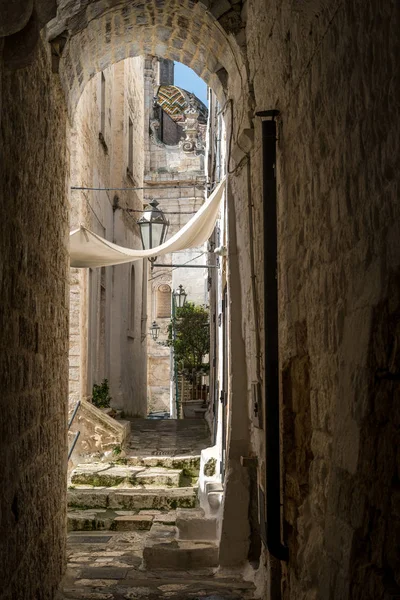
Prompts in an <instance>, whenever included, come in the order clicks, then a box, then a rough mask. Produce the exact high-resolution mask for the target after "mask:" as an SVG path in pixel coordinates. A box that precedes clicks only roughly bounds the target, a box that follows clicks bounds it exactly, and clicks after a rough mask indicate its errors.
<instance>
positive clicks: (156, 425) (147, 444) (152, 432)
mask: <svg viewBox="0 0 400 600" xmlns="http://www.w3.org/2000/svg"><path fill="white" fill-rule="evenodd" d="M130 421H131V430H132V435H131V439H130V443H129V449H130V451H131V453H132V454H133V455H135V456H152V455H153V456H177V455H186V456H190V455H197V454H200V452H201V450H203V448H207V447H208V446H210V445H211V441H210V434H209V432H208V428H207V424H206V422H205V421H204V419H179V420H174V419H165V420H164V419H162V420H159V419H130Z"/></svg>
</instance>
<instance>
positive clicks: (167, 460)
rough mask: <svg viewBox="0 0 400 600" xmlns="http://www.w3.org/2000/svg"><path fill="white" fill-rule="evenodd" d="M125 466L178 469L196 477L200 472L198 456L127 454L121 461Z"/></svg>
mask: <svg viewBox="0 0 400 600" xmlns="http://www.w3.org/2000/svg"><path fill="white" fill-rule="evenodd" d="M121 460H123V461H124V463H125V464H126V465H130V466H133V467H137V466H139V467H163V468H165V469H179V470H181V471H182V472H183V473H184V475H187V476H189V477H198V476H199V472H200V455H198V456H186V455H185V456H183V455H182V456H162V455H151V456H150V455H149V456H137V455H134V454H129V453H128V455H127V456H126V457H125V458H123V459H121Z"/></svg>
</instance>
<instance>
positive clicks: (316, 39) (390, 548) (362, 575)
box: [238, 0, 400, 600]
mask: <svg viewBox="0 0 400 600" xmlns="http://www.w3.org/2000/svg"><path fill="white" fill-rule="evenodd" d="M248 4H249V7H248V19H249V21H248V27H247V40H248V56H249V64H250V77H251V79H253V81H254V93H255V102H256V110H265V109H279V110H280V111H281V114H280V117H279V120H278V123H279V125H278V138H279V139H278V147H277V151H278V165H277V167H278V168H277V185H278V240H279V242H278V243H279V316H280V340H281V348H280V349H281V370H282V417H283V434H282V435H283V457H282V459H283V460H282V463H283V477H284V479H283V481H284V488H283V511H284V533H283V537H284V540H285V542H286V543H287V544H288V545H289V553H290V558H289V563H288V564H287V565H284V567H283V577H284V580H283V598H287V599H289V598H290V599H291V600H296V599H300V598H301V599H305V598H307V600H308V599H311V598H313V599H314V598H321V599H323V600H329V599H333V598H335V599H336V598H340V599H341V600H346V599H347V598H351V599H352V600H356V599H359V598H360V599H361V598H374V599H375V598H379V599H382V598H383V597H384V596H385V593H386V594H387V596H385V598H386V597H392V596H391V594H392V593H398V591H399V586H400V579H399V570H398V565H399V560H400V556H399V553H398V548H397V550H396V548H395V543H394V539H395V536H396V535H397V536H398V532H399V524H400V521H399V512H398V507H397V505H398V487H397V484H398V481H399V479H398V478H399V473H398V464H397V466H396V453H397V448H398V447H399V437H398V435H399V434H398V414H397V411H396V408H395V407H396V398H397V394H398V381H397V380H398V373H399V354H398V351H397V344H398V328H399V296H398V282H399V266H400V252H399V250H400V248H399V239H400V225H399V223H400V218H399V217H400V214H399V212H400V205H399V203H398V198H397V197H396V189H397V187H396V186H397V180H398V171H397V169H396V166H395V161H396V158H395V157H396V156H397V154H398V139H399V128H398V116H399V114H398V108H399V105H398V101H397V100H396V90H397V91H398V89H399V71H398V67H397V59H396V56H398V55H399V40H398V36H397V33H396V31H398V28H399V17H400V15H399V7H398V5H396V4H395V3H393V2H383V3H377V2H367V3H365V2H359V1H356V0H352V1H350V2H331V3H327V2H322V1H314V2H308V3H296V4H295V3H289V2H284V3H282V2H275V1H272V2H269V3H268V11H266V10H265V3H264V2H259V1H258V0H252V1H250V2H249V3H248ZM260 144H261V126H260V123H259V120H257V119H255V143H254V152H253V153H252V161H253V169H252V190H253V199H254V204H255V215H254V223H255V228H256V232H257V235H256V247H255V251H256V257H261V256H262V255H261V252H262V246H261V239H262V237H261V236H262V231H261V214H262V213H261V210H262V205H261V202H260V199H261V171H262V163H261V152H260ZM243 210H244V208H243ZM247 232H248V230H247V231H246V229H244V231H243V232H242V233H241V234H240V236H241V237H238V244H240V243H241V240H242V241H244V240H245V239H246V237H245V236H246V233H247ZM244 243H245V242H244ZM245 246H247V244H246V243H245ZM245 255H246V251H245ZM246 260H248V257H247V258H246V256H245V258H244V261H246ZM257 263H258V260H256V264H257ZM245 273H246V271H243V275H245ZM256 275H257V280H258V281H259V282H260V283H261V281H262V272H261V270H260V269H257V273H256ZM395 282H397V284H396V283H395ZM246 286H250V282H249V280H248V279H247V280H244V281H243V288H244V289H245V288H246ZM243 297H245V294H244V295H243ZM259 297H260V298H261V297H262V290H261V288H259ZM246 313H247V317H246ZM244 318H245V319H246V318H249V320H250V322H251V321H252V318H251V310H250V308H248V309H246V304H244ZM248 348H249V349H250V348H251V342H250V341H248ZM248 372H250V367H248ZM263 435H264V432H262V431H258V430H254V431H253V434H252V439H253V448H254V450H255V452H257V453H258V454H259V455H260V456H262V455H263V449H262V448H263V446H262V437H263ZM397 460H398V456H397ZM263 469H264V464H263V463H261V465H260V476H261V474H262V472H263ZM261 481H262V476H261Z"/></svg>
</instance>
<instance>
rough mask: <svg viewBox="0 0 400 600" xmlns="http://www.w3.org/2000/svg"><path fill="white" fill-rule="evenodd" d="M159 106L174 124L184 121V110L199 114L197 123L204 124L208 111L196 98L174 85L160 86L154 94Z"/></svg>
mask: <svg viewBox="0 0 400 600" xmlns="http://www.w3.org/2000/svg"><path fill="white" fill-rule="evenodd" d="M156 100H157V105H158V106H160V107H161V108H162V109H163V110H164V111H165V112H166V113H167V114H168V115H169V116H170V117H171V119H173V120H174V121H176V122H179V121H183V120H184V118H185V117H184V113H185V110H188V109H189V108H191V109H193V108H194V109H195V110H196V111H198V113H199V119H198V120H199V122H203V123H206V121H207V115H208V110H207V107H206V106H205V105H204V104H203V102H202V101H201V100H199V98H197V96H195V95H194V94H192V93H191V92H187V91H186V90H184V89H182V88H179V87H177V86H176V85H160V86H159V88H158V90H157V94H156Z"/></svg>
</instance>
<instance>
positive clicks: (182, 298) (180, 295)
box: [172, 284, 187, 308]
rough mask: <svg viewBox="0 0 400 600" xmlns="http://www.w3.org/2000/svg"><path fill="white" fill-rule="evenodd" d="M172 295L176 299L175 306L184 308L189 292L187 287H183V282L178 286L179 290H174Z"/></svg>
mask: <svg viewBox="0 0 400 600" xmlns="http://www.w3.org/2000/svg"><path fill="white" fill-rule="evenodd" d="M172 296H173V298H174V300H175V307H176V308H183V307H184V306H185V302H186V298H187V293H186V292H185V289H184V287H183V285H182V284H180V285H179V286H178V289H177V290H174V291H173V293H172Z"/></svg>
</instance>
